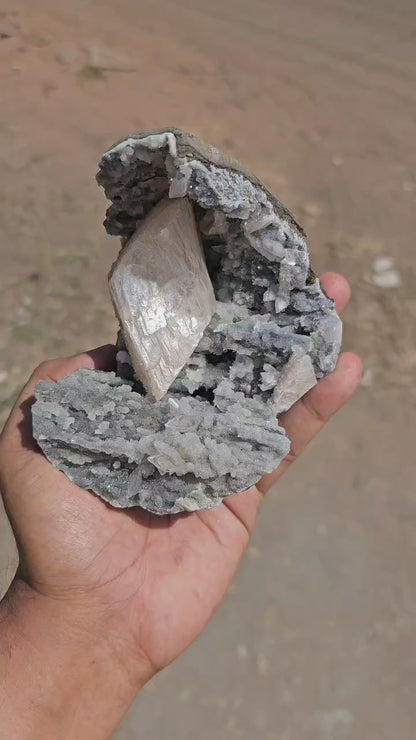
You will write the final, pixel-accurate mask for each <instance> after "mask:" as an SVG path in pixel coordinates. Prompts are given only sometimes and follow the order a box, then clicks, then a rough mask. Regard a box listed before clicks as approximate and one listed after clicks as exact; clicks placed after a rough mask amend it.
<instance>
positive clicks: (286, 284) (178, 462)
mask: <svg viewBox="0 0 416 740" xmlns="http://www.w3.org/2000/svg"><path fill="white" fill-rule="evenodd" d="M98 181H99V183H100V184H101V185H103V187H104V188H105V192H106V195H107V197H108V198H109V199H110V200H111V201H112V205H111V206H110V208H109V209H108V212H107V218H106V222H105V225H106V228H107V230H108V232H109V233H111V234H115V235H119V236H121V237H122V241H123V243H124V244H125V243H126V241H127V240H128V239H129V238H130V237H131V236H132V234H133V233H134V232H135V231H136V229H137V227H138V225H139V224H140V223H141V221H142V220H143V219H145V218H146V216H147V214H148V213H149V212H150V210H151V209H152V208H153V207H154V205H155V204H156V203H158V202H159V201H160V200H161V199H162V198H165V197H166V196H168V197H170V198H183V197H186V198H189V199H190V201H191V202H192V203H193V205H194V212H195V216H196V220H197V223H198V226H199V230H200V233H201V236H202V240H203V247H204V252H205V258H206V262H207V267H208V271H209V274H210V277H211V281H212V284H213V286H214V292H215V296H216V299H217V304H216V311H215V313H214V315H213V317H212V319H211V321H210V323H209V325H208V326H207V328H206V330H205V332H204V334H203V336H202V339H201V341H200V342H199V344H198V346H197V347H196V349H195V351H194V353H193V355H192V357H191V358H190V359H189V362H188V363H187V364H186V365H185V366H184V368H183V369H182V370H181V372H180V373H179V375H178V376H177V377H176V379H175V381H174V383H173V384H172V385H171V387H170V389H169V392H168V394H167V395H166V396H165V397H164V398H162V399H161V400H160V401H157V402H156V403H154V402H153V403H152V402H151V401H150V400H149V398H147V397H146V396H145V395H143V391H142V389H141V388H140V387H139V388H137V386H134V388H132V386H133V382H129V380H128V379H129V378H131V379H132V380H133V378H132V367H131V361H130V358H129V355H128V352H127V347H126V344H125V342H124V339H123V336H122V334H121V335H120V336H119V341H118V347H119V353H118V367H117V375H118V376H121V377H116V376H114V375H113V374H108V373H100V372H98V371H86V370H85V371H79V372H78V373H75V374H74V375H73V376H71V377H69V378H65V379H64V380H62V381H60V382H59V383H57V384H53V383H41V384H39V386H38V387H37V390H36V396H37V399H38V400H37V402H36V404H35V405H34V407H33V421H34V425H33V426H34V434H35V437H36V439H37V440H38V442H39V444H40V446H41V447H42V449H43V450H44V452H45V454H46V455H47V457H48V458H49V460H51V462H53V464H54V465H56V466H57V467H59V468H60V469H61V470H63V471H64V472H66V474H67V475H68V476H69V477H70V478H71V479H72V480H74V481H75V482H76V483H77V484H79V485H80V486H83V487H84V488H91V489H92V490H94V491H95V492H96V493H98V495H100V496H101V497H102V498H104V499H105V500H106V501H109V502H110V503H111V504H113V505H114V506H120V507H126V506H133V505H137V504H139V505H140V506H143V507H144V508H146V509H148V510H149V511H153V512H155V513H157V514H165V513H176V512H179V511H187V510H188V511H189V510H195V509H202V508H210V507H212V506H216V505H217V504H218V503H219V502H220V501H221V499H222V498H223V497H224V496H226V495H229V494H230V493H235V492H237V491H241V490H244V489H246V488H248V487H249V486H251V485H252V484H254V483H256V482H257V481H258V480H259V478H260V477H261V475H262V474H263V473H265V472H271V471H272V470H273V469H274V468H276V467H277V465H278V464H279V462H280V461H281V459H282V458H283V457H284V456H285V455H286V454H287V452H288V449H289V444H290V443H289V440H288V439H287V437H286V436H285V434H284V431H283V429H282V428H280V427H279V425H278V422H277V419H276V416H278V415H279V414H280V413H282V412H283V411H285V410H287V409H288V408H289V407H290V406H291V405H292V404H293V403H294V402H295V401H296V400H297V399H298V398H300V397H301V396H302V395H303V394H304V393H305V392H306V391H307V390H309V388H311V387H312V386H313V385H314V384H315V382H316V379H317V378H319V377H322V376H323V375H325V374H326V373H328V372H330V371H331V370H332V369H333V368H334V366H335V363H336V360H337V357H338V353H339V349H340V344H341V322H340V319H339V318H338V316H337V314H336V313H335V310H334V307H333V303H332V301H331V300H330V299H329V298H328V297H327V296H326V295H325V294H324V293H323V291H322V290H321V287H320V285H319V281H318V280H317V279H316V278H315V276H314V274H313V272H312V271H311V270H310V266H309V254H308V249H307V245H306V241H305V236H304V233H303V231H302V230H301V228H300V227H299V226H298V225H297V224H296V222H295V221H294V219H293V218H292V217H291V216H290V214H289V213H288V211H287V210H286V209H285V207H284V206H283V205H282V204H281V203H280V202H279V201H278V200H277V199H276V198H275V197H274V196H273V195H272V194H271V193H269V192H268V190H267V189H266V188H265V187H264V186H262V184H261V183H260V182H259V181H258V180H257V179H256V178H255V177H253V176H252V175H249V174H248V173H245V172H244V171H243V170H242V169H241V168H240V167H239V165H238V164H237V163H235V162H233V161H232V160H229V159H228V158H227V157H225V156H224V155H222V154H221V153H220V152H218V151H217V150H215V149H213V148H212V147H208V146H206V145H204V144H201V142H199V141H198V140H196V139H195V138H194V137H192V136H189V135H187V134H182V133H181V132H179V131H178V130H176V129H171V130H168V131H163V132H154V133H150V134H142V135H138V136H134V137H130V138H128V139H126V140H125V141H123V142H121V143H120V144H117V145H116V146H115V147H113V148H112V149H110V150H109V151H108V152H106V154H104V156H103V158H102V161H101V163H100V171H99V174H98ZM122 378H124V380H123V379H122Z"/></svg>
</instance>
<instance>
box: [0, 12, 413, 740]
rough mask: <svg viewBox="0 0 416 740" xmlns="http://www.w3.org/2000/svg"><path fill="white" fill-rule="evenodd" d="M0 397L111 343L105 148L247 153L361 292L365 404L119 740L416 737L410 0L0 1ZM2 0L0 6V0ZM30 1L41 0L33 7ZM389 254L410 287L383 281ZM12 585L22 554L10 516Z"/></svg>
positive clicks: (312, 460) (1, 543) (314, 453)
mask: <svg viewBox="0 0 416 740" xmlns="http://www.w3.org/2000/svg"><path fill="white" fill-rule="evenodd" d="M1 1H2V4H1V5H0V11H1V12H0V86H1V91H2V102H1V117H0V160H1V165H2V178H1V182H0V254H1V274H0V315H1V326H0V349H1V352H0V413H1V419H2V420H4V418H5V417H6V415H7V412H8V409H9V408H10V406H11V404H12V402H13V399H14V398H15V396H16V393H17V391H18V389H19V387H20V386H21V384H22V383H23V381H24V380H25V378H26V377H27V375H28V373H29V372H30V370H31V369H32V368H33V367H34V366H35V365H36V364H37V363H38V362H39V361H40V360H42V359H44V358H45V357H48V356H49V357H52V356H55V355H59V354H67V353H71V352H75V351H80V350H82V349H86V348H89V347H92V346H96V345H97V344H100V343H104V342H108V341H112V339H113V337H114V333H115V328H116V326H115V320H114V318H113V315H112V309H111V305H110V301H109V298H108V293H107V286H106V273H107V270H108V267H109V265H110V263H111V262H112V260H113V259H114V257H115V255H116V253H117V249H118V244H117V242H116V241H115V240H114V239H111V238H110V237H107V236H106V235H105V233H104V231H103V229H102V227H101V222H102V220H103V214H104V210H105V199H104V196H103V195H102V193H101V192H100V191H99V189H98V187H97V186H96V184H95V181H94V175H95V171H96V167H97V161H98V159H99V157H100V154H101V153H102V151H104V149H106V148H107V147H108V146H109V145H110V144H111V143H113V141H114V140H117V139H118V138H120V137H121V136H123V135H125V134H128V133H130V132H132V131H135V130H140V129H142V128H150V127H156V126H160V127H163V126H164V125H167V124H170V125H172V124H173V125H177V126H180V127H182V128H184V129H187V130H190V131H195V132H197V133H198V134H199V135H201V136H202V137H203V138H206V139H207V140H208V141H210V142H212V143H214V144H217V145H218V146H220V147H222V148H224V149H226V150H228V151H229V152H230V153H232V154H233V155H234V156H236V157H237V158H239V159H241V160H242V161H243V162H245V163H246V164H247V165H248V166H249V167H250V168H251V169H252V170H254V171H255V172H256V173H258V175H259V176H260V177H262V178H263V179H264V180H265V181H266V182H267V183H268V184H269V186H270V187H271V188H272V189H273V190H275V191H276V193H277V194H278V195H279V196H280V197H281V199H282V200H283V201H284V202H286V203H287V205H288V206H289V207H290V208H291V210H293V212H294V213H295V214H296V215H297V216H298V218H299V220H300V221H301V222H302V224H303V225H304V226H305V228H306V230H307V232H308V235H309V240H310V245H311V251H312V255H313V262H314V266H315V267H316V268H317V269H319V270H322V269H336V270H340V271H343V272H344V273H345V274H346V276H347V277H348V278H349V279H350V281H351V284H352V287H353V300H352V305H351V307H350V309H349V310H348V312H347V314H346V316H345V347H346V348H347V349H353V350H355V351H358V352H360V353H361V354H362V356H363V359H364V365H365V374H364V380H363V385H362V387H361V388H360V390H359V392H358V394H357V396H356V398H355V399H354V401H353V402H352V403H351V404H350V406H349V407H348V408H347V409H346V410H344V411H343V412H342V413H341V414H340V415H339V418H337V419H336V420H335V421H334V422H333V423H332V424H331V426H330V427H329V429H328V430H327V432H326V433H325V434H323V435H322V438H321V439H320V440H318V441H317V442H316V443H314V444H313V445H312V447H311V449H310V450H309V452H308V453H307V455H306V456H305V458H304V460H302V461H301V462H300V463H299V465H298V467H297V468H296V470H293V471H291V473H290V474H289V475H288V477H287V479H286V480H285V481H283V483H282V484H281V485H280V487H279V489H278V490H276V491H275V492H274V493H272V494H271V495H270V496H269V498H268V500H267V502H266V504H265V506H264V510H263V512H262V515H261V517H260V522H259V526H258V528H257V531H256V535H255V537H254V540H253V543H252V546H251V548H250V550H249V552H248V555H247V557H246V559H245V562H244V564H243V567H242V569H241V572H240V573H239V575H238V577H237V579H236V581H235V584H234V585H233V587H232V589H231V592H230V594H229V596H228V597H227V599H226V602H225V603H224V605H223V607H222V609H221V610H220V612H219V614H218V615H217V617H216V618H215V620H214V621H213V623H212V624H211V625H210V627H209V629H208V630H207V631H206V633H205V634H204V635H203V637H202V638H201V639H200V640H199V641H198V643H197V644H196V645H195V646H194V647H193V648H192V649H191V650H190V651H189V652H188V653H187V654H186V655H185V656H184V657H183V658H182V659H181V660H180V661H179V662H178V663H177V664H175V665H174V666H172V667H171V668H170V669H168V670H167V671H166V672H165V673H163V674H162V675H161V676H160V677H159V678H158V679H157V680H156V681H154V682H153V683H152V684H151V685H149V686H148V687H147V688H146V689H145V691H144V692H143V694H142V696H141V697H140V699H139V700H138V702H137V703H136V704H135V705H134V707H133V708H132V709H131V711H130V713H129V715H128V716H127V717H126V719H125V721H124V723H123V725H122V727H121V728H120V730H119V732H118V733H117V734H116V737H117V739H118V740H135V739H136V738H137V739H138V738H149V739H153V738H155V740H156V739H157V740H165V738H166V740H168V739H169V740H176V738H177V739H178V740H179V738H181V740H188V739H189V740H194V738H195V737H198V738H199V740H212V738H215V740H225V739H227V740H228V739H230V740H234V738H236V739H237V738H238V739H242V740H252V739H253V738H260V739H261V740H363V739H364V738H365V740H393V738H394V740H412V739H413V738H414V736H415V727H416V706H415V702H414V696H415V691H416V492H415V476H416V464H415V456H414V439H415V431H416V429H415V423H414V418H415V387H416V384H415V376H416V335H415V334H416V332H415V325H416V262H415V257H414V251H415V247H414V239H415V233H416V146H415V123H416V50H415V36H416V6H415V3H414V0H395V2H393V0H349V1H348V0H291V1H290V2H284V1H283V0H257V1H256V2H249V0H228V2H224V1H223V0H222V1H220V0H210V2H209V3H208V2H203V1H202V0H195V1H194V2H191V0H152V2H149V0H142V1H141V2H140V3H139V2H137V1H136V0H118V2H117V3H111V2H109V0H100V1H99V0H73V1H72V2H69V3H65V4H61V3H56V2H55V0H38V1H37V3H36V4H34V3H33V2H32V1H31V0H14V2H13V3H12V2H9V3H8V2H7V0H1ZM4 2H5V4H4ZM35 5H36V7H35ZM379 257H389V258H391V259H392V260H393V261H394V269H395V270H396V273H395V275H396V281H397V280H398V282H399V285H397V286H396V287H390V288H387V287H379V286H377V285H375V284H374V264H375V262H374V261H375V260H377V258H379ZM0 537H1V540H0V579H1V584H0V586H1V585H2V586H3V588H5V587H6V584H7V582H8V580H9V579H10V577H11V576H12V574H13V569H14V563H15V553H14V547H13V542H12V538H11V535H10V532H9V529H8V525H7V522H6V520H5V517H4V516H3V517H1V516H0Z"/></svg>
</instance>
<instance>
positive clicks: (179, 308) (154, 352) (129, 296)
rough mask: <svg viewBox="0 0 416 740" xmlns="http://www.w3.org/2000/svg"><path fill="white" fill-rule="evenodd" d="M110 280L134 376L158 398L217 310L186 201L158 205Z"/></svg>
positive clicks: (114, 267) (185, 359)
mask: <svg viewBox="0 0 416 740" xmlns="http://www.w3.org/2000/svg"><path fill="white" fill-rule="evenodd" d="M109 284H110V292H111V297H112V300H113V303H114V308H115V310H116V313H117V316H118V318H119V320H120V324H121V329H122V332H123V336H124V339H125V342H126V345H127V349H128V351H129V354H130V357H131V361H132V363H133V367H134V371H135V375H136V377H137V379H138V380H140V381H141V382H142V383H143V385H144V387H145V389H146V391H147V393H148V394H149V395H150V396H151V397H152V398H153V399H155V400H159V399H160V398H162V397H163V396H164V395H165V393H166V391H167V390H168V388H169V386H170V385H171V384H172V382H173V381H174V379H175V378H176V376H177V374H178V373H179V371H180V370H181V369H182V367H183V366H184V365H185V363H186V362H187V360H188V359H189V357H190V356H191V354H192V352H193V351H194V349H195V347H196V346H197V344H198V342H199V340H200V339H201V337H202V334H203V332H204V329H205V328H206V326H207V325H208V324H209V322H210V319H211V317H212V314H213V313H214V310H215V296H214V291H213V287H212V284H211V280H210V277H209V275H208V270H207V267H206V264H205V258H204V253H203V248H202V244H201V240H200V237H199V233H198V229H197V226H196V223H195V217H194V213H193V209H192V205H191V204H190V202H189V200H188V199H187V198H177V199H173V200H169V199H165V200H163V201H161V202H160V203H158V205H157V206H156V207H155V208H154V209H153V210H152V211H151V212H150V214H149V215H148V216H147V218H146V219H145V221H144V222H143V223H142V224H141V225H140V226H139V227H138V229H137V230H136V231H135V233H134V234H133V236H132V237H131V238H130V239H129V241H128V242H127V244H126V245H125V247H124V249H122V251H121V253H120V255H119V257H118V259H117V261H116V262H115V264H114V265H113V267H112V270H111V272H110V275H109Z"/></svg>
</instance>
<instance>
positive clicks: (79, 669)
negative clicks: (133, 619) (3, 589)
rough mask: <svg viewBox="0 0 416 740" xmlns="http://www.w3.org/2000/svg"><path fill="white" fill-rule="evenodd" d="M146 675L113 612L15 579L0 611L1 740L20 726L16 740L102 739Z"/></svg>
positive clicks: (147, 674) (129, 701) (116, 722)
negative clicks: (52, 595) (47, 593)
mask: <svg viewBox="0 0 416 740" xmlns="http://www.w3.org/2000/svg"><path fill="white" fill-rule="evenodd" d="M118 628H119V629H118ZM151 675H152V671H151V669H150V666H149V665H148V664H146V662H145V661H144V660H140V659H138V658H137V656H135V655H134V651H132V650H131V645H129V643H128V637H126V636H125V635H123V630H122V627H120V625H117V620H116V619H115V615H113V614H112V613H111V610H107V609H97V608H91V607H88V608H87V607H85V606H84V605H82V604H74V603H72V602H71V603H70V602H66V601H60V600H57V599H51V598H50V597H47V596H44V595H42V594H40V593H38V592H36V591H34V590H33V589H32V588H31V587H30V586H29V585H28V584H27V583H25V582H24V581H22V580H20V579H16V580H15V582H14V583H13V585H12V587H11V589H10V590H9V592H8V594H7V595H6V597H5V599H4V601H3V602H2V603H1V604H0V686H1V689H0V703H1V704H3V706H1V708H0V736H3V734H4V736H7V731H9V733H10V728H11V727H14V728H16V727H18V728H19V729H20V733H19V732H16V729H15V730H14V732H15V735H14V736H15V737H16V738H17V739H18V740H20V738H26V737H27V738H29V737H30V738H31V740H32V739H33V740H36V739H37V738H38V737H39V738H42V740H43V739H45V740H46V738H49V737H51V738H52V737H53V738H55V737H62V738H66V737H68V738H69V737H77V738H79V739H80V740H81V739H82V738H84V737H85V738H88V740H92V739H93V738H96V737H97V738H103V737H107V736H109V735H111V733H112V732H113V730H114V729H115V727H116V726H117V724H118V723H119V721H120V719H121V717H122V716H123V714H124V712H125V711H126V710H127V708H128V706H129V705H130V703H131V702H132V701H133V699H134V698H135V696H136V695H137V693H138V692H139V691H140V689H141V688H142V686H143V685H144V684H145V683H146V681H147V680H148V679H149V678H150V677H151ZM3 722H5V723H9V724H5V725H4V727H3V726H2V723H3Z"/></svg>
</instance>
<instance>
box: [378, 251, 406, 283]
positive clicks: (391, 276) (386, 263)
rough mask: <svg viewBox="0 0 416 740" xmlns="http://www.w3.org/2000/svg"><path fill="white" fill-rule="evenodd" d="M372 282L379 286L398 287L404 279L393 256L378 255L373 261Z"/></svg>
mask: <svg viewBox="0 0 416 740" xmlns="http://www.w3.org/2000/svg"><path fill="white" fill-rule="evenodd" d="M372 269H373V273H372V275H371V282H372V283H373V285H376V286H377V287H378V288H398V287H399V286H400V285H401V282H402V279H401V275H400V272H399V271H398V269H397V267H395V264H394V260H393V259H392V257H376V258H375V259H374V260H373V263H372Z"/></svg>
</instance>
